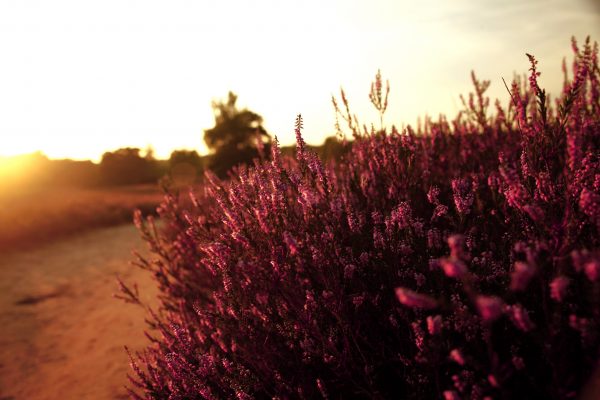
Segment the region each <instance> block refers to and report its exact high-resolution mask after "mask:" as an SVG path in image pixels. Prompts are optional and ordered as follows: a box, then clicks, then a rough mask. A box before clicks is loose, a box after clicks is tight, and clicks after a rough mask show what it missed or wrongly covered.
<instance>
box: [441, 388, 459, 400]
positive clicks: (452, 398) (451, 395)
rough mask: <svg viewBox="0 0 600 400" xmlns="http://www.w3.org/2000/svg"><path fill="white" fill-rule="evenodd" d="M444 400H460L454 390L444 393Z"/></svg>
mask: <svg viewBox="0 0 600 400" xmlns="http://www.w3.org/2000/svg"><path fill="white" fill-rule="evenodd" d="M444 400H460V396H459V395H458V393H456V392H455V391H454V390H446V391H444Z"/></svg>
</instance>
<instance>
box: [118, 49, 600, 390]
mask: <svg viewBox="0 0 600 400" xmlns="http://www.w3.org/2000/svg"><path fill="white" fill-rule="evenodd" d="M573 50H574V61H573V64H572V69H571V70H572V76H571V77H568V76H567V70H566V68H565V82H564V87H563V92H562V93H561V95H560V96H559V98H557V99H555V100H554V101H552V100H551V99H550V96H548V95H547V94H546V93H545V91H544V90H542V89H541V88H540V87H539V86H538V83H537V78H538V76H539V72H538V71H537V61H536V60H535V59H534V57H533V56H529V59H530V62H531V69H530V74H529V79H519V78H515V80H514V81H513V82H512V85H511V87H510V96H511V102H510V105H509V106H508V108H504V107H502V106H501V105H500V103H499V102H498V101H496V102H495V103H494V104H490V100H489V98H487V97H486V96H485V91H486V89H487V88H488V86H489V82H488V81H480V80H478V79H477V78H476V77H475V75H474V74H473V76H472V79H473V84H474V87H475V91H474V93H471V94H470V95H469V96H468V97H467V98H464V99H463V101H464V105H465V109H464V110H463V111H461V112H460V113H459V114H458V116H457V117H456V118H455V119H453V120H448V119H446V118H444V117H440V118H439V119H438V120H436V121H434V120H432V119H427V120H425V122H424V124H423V125H422V126H421V127H420V128H419V129H417V130H416V131H415V130H414V129H413V128H411V127H407V128H406V129H404V130H403V131H402V132H400V131H398V130H397V129H396V128H395V127H392V128H391V129H385V128H384V127H383V122H384V119H383V115H384V113H385V110H386V108H387V89H385V88H384V87H383V86H384V85H383V83H382V78H381V75H380V74H377V76H376V79H375V82H374V84H373V86H372V88H371V95H370V98H371V101H372V102H373V104H374V105H375V107H376V108H377V109H378V110H379V112H380V113H381V120H380V124H381V129H376V128H367V127H365V126H361V125H360V124H359V122H358V120H357V118H356V117H355V116H353V115H352V114H351V112H350V108H349V106H348V101H347V99H346V97H345V95H344V93H343V92H342V93H341V100H338V101H336V100H334V104H335V108H336V112H337V115H338V117H339V121H340V122H341V123H345V124H347V125H348V129H349V130H350V132H351V133H352V136H353V138H354V140H353V142H352V143H347V144H345V145H344V146H347V147H349V149H348V151H347V152H346V153H345V154H343V155H342V156H341V159H340V160H339V161H337V162H336V161H332V162H329V163H327V164H323V163H322V162H321V160H320V159H319V157H317V156H316V155H315V154H314V153H313V152H311V151H310V150H308V149H307V148H306V145H305V143H304V141H303V139H302V135H301V129H302V119H301V118H300V117H298V119H297V121H296V127H295V128H296V135H297V146H296V154H295V157H287V156H282V155H281V153H280V149H279V147H278V145H277V142H276V141H275V142H274V144H273V146H272V148H271V156H270V157H269V158H268V159H262V160H256V161H255V166H254V167H251V168H245V167H241V168H239V169H238V170H237V176H234V177H232V178H231V179H230V180H220V179H218V178H216V177H215V176H213V175H212V174H210V173H208V174H207V182H206V184H205V185H203V186H202V187H199V188H197V190H194V191H192V193H191V197H190V198H189V199H187V200H186V198H184V197H183V196H179V195H177V194H174V193H167V194H166V197H165V201H164V203H163V204H162V206H161V208H160V215H161V217H162V219H163V221H164V224H165V229H164V231H157V230H156V229H155V228H154V225H153V222H152V220H145V219H143V218H142V217H141V215H140V214H138V215H137V217H136V221H137V223H138V226H139V228H140V230H141V232H142V234H143V236H144V238H145V239H146V241H147V242H148V243H149V245H150V247H151V249H152V251H153V253H154V256H153V257H152V259H145V258H142V257H139V259H138V260H137V264H138V265H139V266H141V267H143V268H145V269H148V270H149V271H151V272H152V273H153V274H154V277H155V279H156V282H157V283H158V285H159V287H160V290H161V302H162V309H161V310H155V311H154V312H153V314H152V315H153V317H152V318H151V320H150V327H151V328H152V329H151V330H149V331H148V335H149V336H150V337H151V338H152V341H153V343H152V344H151V345H150V346H149V347H148V348H147V349H146V351H145V352H143V353H140V354H138V355H136V356H132V367H133V373H132V377H131V382H132V385H133V386H132V387H131V389H130V390H131V396H132V398H136V399H219V398H238V399H251V398H257V399H260V398H273V399H296V398H304V399H312V398H325V399H341V398H381V399H383V398H407V399H439V398H444V399H448V400H450V399H488V398H490V399H491V398H494V399H495V398H511V399H513V398H514V399H534V398H540V399H541V398H544V399H567V398H573V397H575V396H577V395H579V394H580V393H581V392H582V390H583V387H584V384H585V383H586V382H587V381H588V379H589V377H590V374H591V373H592V371H593V369H594V368H595V367H596V366H597V364H598V360H599V357H598V356H599V345H600V336H599V332H600V326H599V324H600V238H599V235H598V233H599V230H600V168H599V166H600V159H599V157H600V99H599V97H600V95H599V93H600V85H599V79H600V72H599V70H598V59H597V57H598V47H597V45H596V44H594V45H593V46H592V44H591V43H590V41H589V39H588V40H587V41H586V42H585V44H584V45H583V47H582V48H580V47H579V46H578V45H577V43H576V42H575V41H574V40H573ZM338 128H339V129H340V131H341V130H342V128H341V127H340V125H339V124H338ZM122 290H123V293H122V296H123V297H124V298H125V299H127V300H128V301H131V302H135V303H140V300H139V298H138V296H137V292H136V291H135V290H132V289H129V288H127V287H125V286H124V285H123V286H122Z"/></svg>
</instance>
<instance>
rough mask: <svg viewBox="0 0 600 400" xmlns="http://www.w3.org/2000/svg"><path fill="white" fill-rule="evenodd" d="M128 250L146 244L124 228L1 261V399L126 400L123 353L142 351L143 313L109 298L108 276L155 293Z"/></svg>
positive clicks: (144, 293) (112, 285)
mask: <svg viewBox="0 0 600 400" xmlns="http://www.w3.org/2000/svg"><path fill="white" fill-rule="evenodd" d="M134 248H136V249H139V250H145V245H144V243H143V242H142V241H141V240H140V238H139V235H138V233H137V231H136V229H135V227H133V226H131V225H125V226H119V227H112V228H106V229H100V230H96V231H92V232H89V233H86V234H82V235H80V236H78V237H74V238H70V239H66V240H64V241H59V242H54V243H52V244H50V245H47V246H44V247H41V248H38V249H35V250H31V251H27V252H19V253H13V254H8V255H6V254H0V400H22V399H23V400H25V399H27V400H29V399H31V400H35V399H121V398H127V396H126V391H125V389H124V385H126V384H127V383H128V381H127V378H126V374H127V373H128V372H129V365H128V358H127V355H126V353H125V351H124V349H123V346H124V345H127V346H129V347H130V348H131V349H132V350H138V349H141V348H143V347H144V346H145V345H146V344H147V339H146V338H145V337H144V334H143V332H144V330H145V329H146V325H145V322H144V318H145V316H146V314H145V311H144V310H143V309H142V308H141V307H139V306H136V305H132V304H127V303H124V302H123V301H121V300H119V299H115V298H113V297H112V294H113V293H116V292H117V284H116V281H115V275H116V274H119V276H120V277H121V279H122V280H123V281H124V282H126V283H132V282H137V283H138V286H139V290H140V297H141V298H142V299H144V300H148V299H154V296H155V294H156V289H155V287H154V284H153V281H152V279H151V277H150V276H149V274H148V273H147V272H146V271H143V270H141V269H139V268H137V267H134V266H131V265H130V264H129V261H130V260H131V259H132V256H131V250H132V249H134ZM150 304H155V302H152V301H150Z"/></svg>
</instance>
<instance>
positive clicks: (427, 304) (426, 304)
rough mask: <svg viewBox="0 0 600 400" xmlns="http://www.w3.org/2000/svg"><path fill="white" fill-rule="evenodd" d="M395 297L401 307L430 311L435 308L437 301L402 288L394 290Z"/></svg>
mask: <svg viewBox="0 0 600 400" xmlns="http://www.w3.org/2000/svg"><path fill="white" fill-rule="evenodd" d="M396 297H397V298H398V301H399V302H400V303H401V304H402V305H405V306H407V307H410V308H424V309H432V308H436V307H437V301H435V300H434V299H432V298H431V297H429V296H427V295H424V294H419V293H416V292H413V291H412V290H409V289H406V288H402V287H399V288H396Z"/></svg>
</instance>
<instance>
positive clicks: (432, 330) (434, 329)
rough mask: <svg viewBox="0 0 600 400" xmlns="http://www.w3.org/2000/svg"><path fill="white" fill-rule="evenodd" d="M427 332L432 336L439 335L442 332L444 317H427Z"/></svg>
mask: <svg viewBox="0 0 600 400" xmlns="http://www.w3.org/2000/svg"><path fill="white" fill-rule="evenodd" d="M427 331H428V332H429V334H430V335H439V333H440V332H441V331H442V316H441V315H435V316H431V315H430V316H428V317H427Z"/></svg>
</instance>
